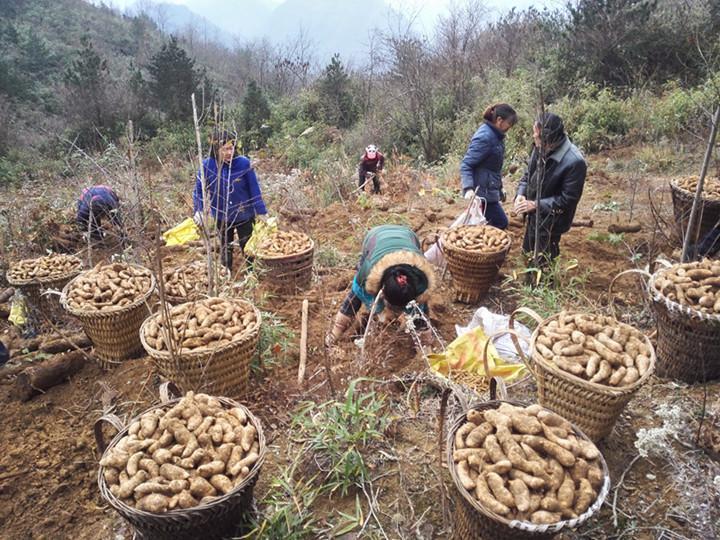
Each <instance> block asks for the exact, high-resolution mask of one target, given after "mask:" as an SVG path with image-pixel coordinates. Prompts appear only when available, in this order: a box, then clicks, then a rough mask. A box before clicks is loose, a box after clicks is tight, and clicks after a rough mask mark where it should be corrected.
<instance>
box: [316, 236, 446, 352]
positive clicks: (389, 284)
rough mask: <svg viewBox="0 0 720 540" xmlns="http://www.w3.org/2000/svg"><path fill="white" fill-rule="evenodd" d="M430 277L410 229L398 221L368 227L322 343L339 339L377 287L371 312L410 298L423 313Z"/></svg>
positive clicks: (392, 307)
mask: <svg viewBox="0 0 720 540" xmlns="http://www.w3.org/2000/svg"><path fill="white" fill-rule="evenodd" d="M434 279H435V278H434V273H433V269H432V265H431V264H430V262H429V261H427V260H426V259H425V257H424V256H423V252H422V249H421V248H420V241H419V240H418V237H417V236H416V235H415V233H414V232H413V231H411V230H410V229H408V228H407V227H404V226H402V225H380V226H378V227H374V228H372V229H370V231H368V233H367V234H366V235H365V239H364V240H363V245H362V255H361V256H360V262H359V263H358V267H357V273H356V274H355V277H354V278H353V281H352V287H351V289H350V292H348V294H347V296H346V298H345V300H344V301H343V303H342V305H341V306H340V311H339V312H338V313H337V315H335V320H334V323H333V327H332V330H331V331H330V333H329V334H328V335H327V337H326V339H325V343H326V344H327V345H328V346H331V345H333V344H334V343H335V342H336V341H337V340H338V339H340V337H342V335H343V334H344V333H345V331H346V330H347V329H348V328H350V326H351V324H352V322H353V321H354V320H355V316H356V314H357V313H358V311H359V310H360V308H361V306H362V305H363V304H364V305H365V307H367V309H368V310H369V309H370V308H371V307H372V304H373V301H374V300H375V297H376V296H377V294H378V292H379V291H380V290H381V289H382V292H383V294H382V299H381V300H380V301H379V302H378V304H377V305H376V306H375V310H374V313H380V312H382V311H383V310H384V309H385V307H388V309H389V311H392V312H393V313H395V314H397V313H399V312H400V311H401V310H403V309H404V308H405V307H406V306H407V304H408V303H410V301H412V300H415V301H416V302H417V303H418V304H420V309H422V310H423V312H425V313H427V309H428V308H427V301H428V299H429V296H430V291H431V289H432V288H433V286H434ZM426 331H427V332H429V329H426Z"/></svg>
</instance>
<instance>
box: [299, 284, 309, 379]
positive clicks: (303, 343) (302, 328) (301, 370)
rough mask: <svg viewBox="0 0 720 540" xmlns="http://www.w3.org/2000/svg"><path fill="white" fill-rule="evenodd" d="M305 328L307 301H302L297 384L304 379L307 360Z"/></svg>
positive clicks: (306, 326)
mask: <svg viewBox="0 0 720 540" xmlns="http://www.w3.org/2000/svg"><path fill="white" fill-rule="evenodd" d="M307 330H308V301H307V298H306V299H305V300H303V301H302V322H301V326H300V366H299V367H298V385H302V383H303V380H304V379H305V364H306V362H307Z"/></svg>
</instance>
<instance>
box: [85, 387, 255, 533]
mask: <svg viewBox="0 0 720 540" xmlns="http://www.w3.org/2000/svg"><path fill="white" fill-rule="evenodd" d="M213 397H215V398H216V399H217V400H219V401H220V403H222V404H223V405H225V406H226V407H227V408H234V407H239V408H240V409H242V410H243V412H244V413H245V414H246V415H247V417H248V420H249V421H252V423H253V426H255V430H256V432H257V437H258V454H259V455H258V460H257V461H256V462H255V464H254V465H253V468H252V469H250V472H249V473H248V475H247V476H246V477H245V478H244V479H243V481H242V482H240V483H239V484H238V485H237V486H235V487H234V488H233V489H232V490H230V491H228V492H227V493H226V494H224V495H221V496H220V497H216V498H215V500H213V501H211V502H209V503H205V504H199V505H197V506H193V507H192V508H185V509H183V508H175V509H174V510H168V511H167V512H162V513H155V512H147V511H145V510H138V509H137V508H133V507H132V506H128V505H127V504H125V503H124V502H122V501H121V500H120V499H118V498H117V497H115V495H113V494H112V492H111V491H110V488H109V487H108V485H107V482H106V481H105V476H104V475H103V472H104V470H105V467H104V466H103V465H100V464H99V463H98V476H97V478H98V487H99V488H100V494H101V495H102V496H103V498H104V499H105V500H106V501H108V502H109V503H110V504H111V505H112V506H113V507H115V508H116V509H118V508H120V509H122V511H123V512H125V513H130V514H135V515H137V516H138V517H139V518H143V519H148V518H150V519H164V518H166V517H170V518H172V517H176V516H182V515H187V516H188V517H190V516H192V514H194V513H197V512H200V511H204V510H206V509H208V508H214V507H217V506H222V505H224V504H225V503H227V502H228V501H229V500H230V499H232V498H234V497H236V496H237V495H239V494H240V493H241V492H242V491H243V490H244V489H245V488H246V487H247V486H248V484H250V483H251V482H252V481H254V480H255V478H256V477H257V476H258V474H259V473H260V468H261V467H262V465H263V463H264V461H265V456H266V454H267V444H266V441H265V434H264V433H263V429H262V425H261V424H260V420H259V419H258V417H257V416H255V415H254V414H253V413H252V412H251V411H250V409H248V408H247V407H245V405H243V404H241V403H238V402H237V401H235V400H234V399H231V398H228V397H222V396H213ZM181 399H182V398H181V397H180V398H175V399H171V400H169V401H164V402H162V403H158V404H157V405H153V406H152V407H149V408H147V409H145V410H144V411H142V412H141V413H139V414H138V415H136V416H135V417H133V418H132V419H131V420H130V421H129V422H128V423H127V424H126V425H125V426H124V427H123V428H122V429H121V430H119V431H118V433H117V434H116V435H115V437H113V439H112V440H111V441H110V443H108V445H107V447H106V448H105V450H103V453H102V456H104V455H105V454H106V453H107V452H108V451H109V450H110V449H111V448H114V447H115V445H116V444H117V443H118V442H120V439H122V438H123V437H124V436H125V435H126V434H127V432H128V430H129V429H130V426H131V425H132V424H133V422H135V421H137V420H139V419H140V417H141V416H142V415H144V414H146V413H148V412H150V411H154V410H156V409H160V408H170V407H172V406H173V405H175V404H176V403H178V402H179V401H180V400H181ZM102 456H101V459H102Z"/></svg>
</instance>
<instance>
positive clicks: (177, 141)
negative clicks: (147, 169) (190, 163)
mask: <svg viewBox="0 0 720 540" xmlns="http://www.w3.org/2000/svg"><path fill="white" fill-rule="evenodd" d="M202 144H203V153H204V154H205V155H207V139H206V138H203V139H202ZM196 152H197V143H196V142H195V129H194V127H193V126H192V125H191V124H187V123H182V124H180V123H178V124H166V125H165V126H162V127H160V128H158V131H157V134H156V135H155V137H153V138H152V139H151V140H150V141H149V142H148V143H147V144H146V145H145V148H144V150H143V154H144V155H145V157H146V158H147V159H148V160H149V161H151V162H157V158H158V157H159V158H160V159H161V160H162V161H166V159H167V158H168V157H176V158H184V157H187V155H188V154H190V155H192V156H193V157H195V154H196Z"/></svg>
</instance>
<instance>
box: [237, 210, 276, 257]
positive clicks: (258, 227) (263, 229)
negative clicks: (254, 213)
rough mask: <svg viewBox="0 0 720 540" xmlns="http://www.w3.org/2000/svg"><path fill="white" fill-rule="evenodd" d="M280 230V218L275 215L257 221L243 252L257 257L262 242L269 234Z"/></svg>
mask: <svg viewBox="0 0 720 540" xmlns="http://www.w3.org/2000/svg"><path fill="white" fill-rule="evenodd" d="M277 230H278V219H277V217H275V216H273V217H271V218H268V219H267V221H256V222H255V224H254V225H253V232H252V235H251V236H250V239H249V240H248V241H247V244H245V248H244V249H243V252H245V255H246V256H248V257H255V252H256V251H257V248H258V246H259V245H260V242H262V241H263V240H264V239H265V238H266V237H267V236H268V235H269V234H271V233H274V232H275V231H277Z"/></svg>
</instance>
